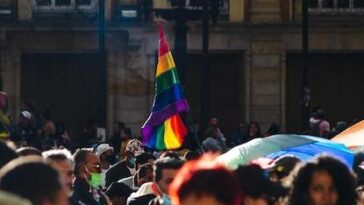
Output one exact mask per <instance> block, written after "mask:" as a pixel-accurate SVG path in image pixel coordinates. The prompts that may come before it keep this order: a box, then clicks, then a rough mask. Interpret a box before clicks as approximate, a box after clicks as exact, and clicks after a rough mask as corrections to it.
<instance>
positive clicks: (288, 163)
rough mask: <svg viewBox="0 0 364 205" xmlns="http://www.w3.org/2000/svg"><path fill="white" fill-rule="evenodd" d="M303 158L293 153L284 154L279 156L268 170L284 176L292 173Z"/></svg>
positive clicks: (280, 176)
mask: <svg viewBox="0 0 364 205" xmlns="http://www.w3.org/2000/svg"><path fill="white" fill-rule="evenodd" d="M300 161H301V160H300V159H299V158H297V157H295V156H293V155H283V156H281V157H279V158H277V159H276V160H275V161H274V162H273V164H272V166H271V167H270V168H268V169H266V171H268V172H273V173H275V174H277V176H278V177H279V178H283V177H285V176H287V175H289V174H290V173H291V171H292V170H293V169H294V168H295V166H296V164H297V163H299V162H300Z"/></svg>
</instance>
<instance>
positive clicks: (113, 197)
mask: <svg viewBox="0 0 364 205" xmlns="http://www.w3.org/2000/svg"><path fill="white" fill-rule="evenodd" d="M131 193H133V190H131V189H130V188H129V187H128V186H127V185H125V184H123V183H118V182H113V183H111V185H110V186H109V188H108V189H107V190H106V192H105V194H106V195H107V196H108V197H109V199H110V201H111V202H112V204H113V205H126V200H127V198H128V197H129V196H130V195H131Z"/></svg>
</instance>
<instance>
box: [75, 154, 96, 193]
mask: <svg viewBox="0 0 364 205" xmlns="http://www.w3.org/2000/svg"><path fill="white" fill-rule="evenodd" d="M73 159H74V161H75V177H76V179H79V180H81V181H84V182H88V184H89V185H90V186H92V187H99V186H100V184H101V164H100V158H99V157H98V156H97V155H96V154H95V153H93V152H92V151H91V150H89V149H79V150H77V151H76V152H75V154H74V155H73Z"/></svg>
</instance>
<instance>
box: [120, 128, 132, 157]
mask: <svg viewBox="0 0 364 205" xmlns="http://www.w3.org/2000/svg"><path fill="white" fill-rule="evenodd" d="M120 138H121V145H120V159H125V157H126V156H127V153H126V147H127V145H128V144H129V142H130V141H131V140H132V139H133V137H132V134H131V129H130V128H129V127H126V128H125V129H124V130H121V132H120Z"/></svg>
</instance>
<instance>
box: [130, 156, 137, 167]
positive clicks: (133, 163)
mask: <svg viewBox="0 0 364 205" xmlns="http://www.w3.org/2000/svg"><path fill="white" fill-rule="evenodd" d="M135 162H136V158H135V157H132V158H130V159H129V163H130V164H131V165H133V166H134V167H135Z"/></svg>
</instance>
